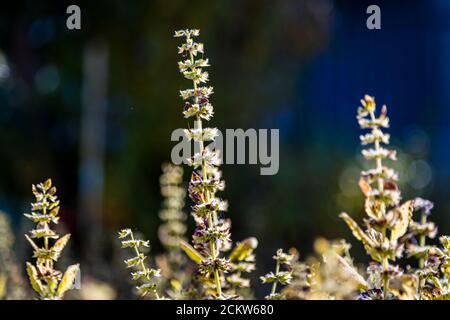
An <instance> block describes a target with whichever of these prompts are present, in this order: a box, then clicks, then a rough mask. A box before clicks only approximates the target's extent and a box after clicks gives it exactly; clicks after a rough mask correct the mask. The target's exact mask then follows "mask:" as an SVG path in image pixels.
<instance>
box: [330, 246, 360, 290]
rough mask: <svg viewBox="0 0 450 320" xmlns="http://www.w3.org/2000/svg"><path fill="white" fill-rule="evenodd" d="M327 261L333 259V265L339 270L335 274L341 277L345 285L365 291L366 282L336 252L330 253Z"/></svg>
mask: <svg viewBox="0 0 450 320" xmlns="http://www.w3.org/2000/svg"><path fill="white" fill-rule="evenodd" d="M327 258H328V259H334V260H335V261H334V262H335V265H336V266H337V267H338V268H339V270H336V271H337V272H336V273H337V274H338V275H339V276H340V277H342V278H341V280H342V281H345V282H346V283H350V284H351V285H352V287H355V288H357V289H360V290H365V289H367V287H368V285H367V282H366V280H364V278H363V277H362V276H361V275H360V274H359V273H358V271H356V270H355V269H354V268H353V267H352V266H351V265H350V264H349V263H348V262H347V260H345V259H344V258H343V257H341V256H340V255H338V254H337V253H336V252H334V251H331V252H330V253H329V254H328V255H327Z"/></svg>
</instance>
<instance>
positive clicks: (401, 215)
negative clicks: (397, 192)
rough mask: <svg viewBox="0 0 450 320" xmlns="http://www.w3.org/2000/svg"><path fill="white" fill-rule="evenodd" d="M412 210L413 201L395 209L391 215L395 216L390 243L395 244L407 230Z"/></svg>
mask: <svg viewBox="0 0 450 320" xmlns="http://www.w3.org/2000/svg"><path fill="white" fill-rule="evenodd" d="M413 210H414V201H412V200H409V201H406V202H405V203H404V204H402V205H401V206H400V207H399V208H395V209H394V210H393V213H394V214H395V215H396V217H395V219H396V222H395V223H394V225H393V227H392V229H391V242H396V241H397V240H398V239H399V238H400V237H402V236H403V235H404V234H405V233H406V231H407V230H408V225H409V222H410V221H411V217H412V213H413Z"/></svg>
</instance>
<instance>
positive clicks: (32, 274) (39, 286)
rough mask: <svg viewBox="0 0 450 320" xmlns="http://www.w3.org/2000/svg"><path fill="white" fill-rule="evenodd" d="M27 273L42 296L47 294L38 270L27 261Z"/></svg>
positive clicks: (32, 285)
mask: <svg viewBox="0 0 450 320" xmlns="http://www.w3.org/2000/svg"><path fill="white" fill-rule="evenodd" d="M27 274H28V278H29V279H30V284H31V287H32V288H33V289H34V291H36V292H37V293H38V294H39V295H40V296H41V297H43V296H44V295H45V293H44V286H43V285H42V282H41V281H40V280H39V278H38V272H37V270H36V268H35V266H33V265H32V264H31V263H29V262H27Z"/></svg>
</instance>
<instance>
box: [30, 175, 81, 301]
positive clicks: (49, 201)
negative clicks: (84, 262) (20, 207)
mask: <svg viewBox="0 0 450 320" xmlns="http://www.w3.org/2000/svg"><path fill="white" fill-rule="evenodd" d="M32 191H33V194H34V196H35V198H36V202H34V203H32V204H31V213H30V214H25V216H26V217H27V218H28V219H30V220H32V221H33V222H34V223H36V227H35V228H34V229H33V230H31V231H30V234H29V235H25V238H26V239H27V240H28V242H29V243H30V244H31V246H32V248H33V258H35V259H36V264H35V265H33V264H32V263H30V262H27V274H28V277H29V280H30V283H31V286H32V287H33V289H34V291H36V292H37V293H38V295H39V298H41V299H62V298H63V296H64V293H65V292H66V291H67V290H69V289H71V288H72V285H73V283H74V281H75V278H76V276H77V273H78V272H79V270H80V268H79V265H78V264H74V265H71V266H69V267H68V268H67V271H66V272H65V273H64V274H63V273H62V272H61V271H58V270H56V269H55V268H54V264H55V262H57V261H58V259H59V258H60V256H61V253H62V251H63V249H64V247H65V246H66V245H67V243H68V242H69V239H70V234H66V235H65V236H63V237H60V236H59V234H58V233H57V232H56V231H54V230H53V229H52V228H51V225H52V224H58V222H59V216H58V213H59V208H60V207H59V200H58V197H57V196H56V188H55V187H54V186H52V181H51V180H50V179H48V180H47V181H45V182H43V183H39V184H36V185H33V186H32ZM33 239H34V240H33ZM35 241H36V242H37V241H39V244H37V243H36V242H35Z"/></svg>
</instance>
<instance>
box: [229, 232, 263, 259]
mask: <svg viewBox="0 0 450 320" xmlns="http://www.w3.org/2000/svg"><path fill="white" fill-rule="evenodd" d="M257 246H258V240H257V239H256V238H255V237H251V238H247V239H245V240H244V241H242V242H238V243H237V244H236V246H235V247H234V249H233V251H231V253H230V257H229V258H230V260H235V261H243V260H245V259H246V258H247V257H248V256H249V255H250V254H252V252H253V250H255V249H256V247H257Z"/></svg>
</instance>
